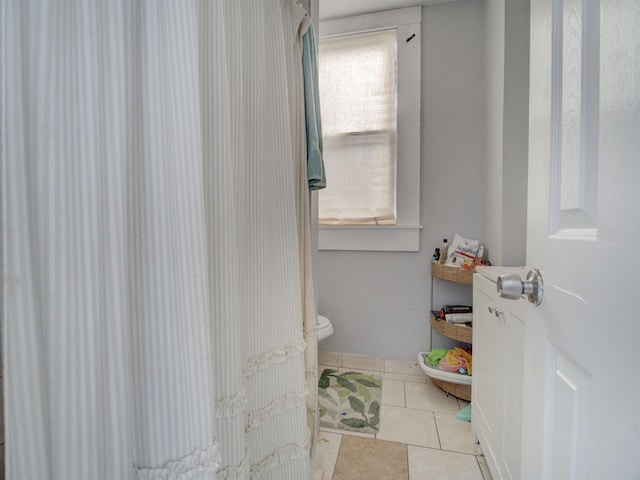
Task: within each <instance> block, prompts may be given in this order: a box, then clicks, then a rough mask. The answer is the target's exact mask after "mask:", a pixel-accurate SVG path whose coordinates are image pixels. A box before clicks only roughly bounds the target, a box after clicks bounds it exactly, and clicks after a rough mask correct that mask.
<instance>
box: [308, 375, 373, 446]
mask: <svg viewBox="0 0 640 480" xmlns="http://www.w3.org/2000/svg"><path fill="white" fill-rule="evenodd" d="M381 394H382V378H380V376H379V375H375V374H365V373H359V372H344V371H339V370H333V369H331V368H326V369H324V370H323V372H322V374H321V375H320V380H319V381H318V406H319V412H320V427H323V428H335V429H338V430H347V431H349V432H360V433H377V432H378V428H379V425H380V396H381Z"/></svg>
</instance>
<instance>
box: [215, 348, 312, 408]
mask: <svg viewBox="0 0 640 480" xmlns="http://www.w3.org/2000/svg"><path fill="white" fill-rule="evenodd" d="M306 348H307V343H306V342H302V343H300V344H298V345H294V344H287V345H285V347H284V348H275V349H273V350H270V351H268V352H266V353H263V354H262V355H256V356H255V357H252V358H250V359H249V360H248V361H247V365H246V366H245V368H244V372H243V374H242V386H241V387H240V390H239V391H238V393H237V394H235V395H234V396H233V397H225V398H222V399H220V400H216V401H215V414H216V418H228V417H234V416H236V415H240V414H241V413H243V412H244V410H245V409H246V406H247V383H248V382H249V377H251V375H253V374H254V373H256V372H258V371H260V370H264V369H265V368H268V367H270V366H271V365H274V364H276V363H282V362H285V361H287V360H289V359H290V358H294V357H297V356H298V355H301V354H302V353H304V351H305V349H306ZM306 395H307V394H305V396H306Z"/></svg>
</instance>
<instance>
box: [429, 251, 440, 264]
mask: <svg viewBox="0 0 640 480" xmlns="http://www.w3.org/2000/svg"><path fill="white" fill-rule="evenodd" d="M431 261H432V262H433V263H438V262H440V247H436V251H435V252H433V256H432V257H431Z"/></svg>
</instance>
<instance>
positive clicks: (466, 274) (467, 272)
mask: <svg viewBox="0 0 640 480" xmlns="http://www.w3.org/2000/svg"><path fill="white" fill-rule="evenodd" d="M474 273H476V270H475V268H462V267H449V266H447V265H440V264H439V263H432V264H431V275H433V276H434V277H436V278H441V279H442V280H448V281H450V282H457V283H464V284H467V285H472V284H473V274H474Z"/></svg>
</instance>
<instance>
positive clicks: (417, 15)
mask: <svg viewBox="0 0 640 480" xmlns="http://www.w3.org/2000/svg"><path fill="white" fill-rule="evenodd" d="M421 21H422V8H421V7H420V6H417V7H409V8H400V9H396V10H387V11H384V12H376V13H368V14H365V15H356V16H352V17H344V18H337V19H332V20H324V21H321V22H320V38H322V37H330V36H335V35H347V34H353V33H364V32H367V31H373V30H380V29H387V28H397V31H398V97H397V102H398V111H397V115H398V120H397V122H398V123H397V124H398V138H397V149H398V150H397V160H396V162H397V164H396V210H397V212H396V215H397V216H396V225H372V226H367V225H362V226H347V225H340V226H332V225H319V226H318V249H319V250H363V251H396V252H397V251H403V252H417V251H419V250H420V230H421V229H422V225H420V104H421V102H420V86H421V82H420V73H421V66H420V52H421V28H420V27H421ZM408 39H410V40H408ZM328 181H330V179H329V180H328Z"/></svg>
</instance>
